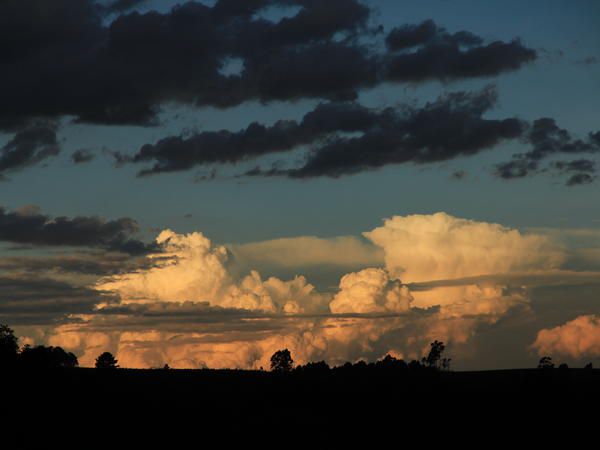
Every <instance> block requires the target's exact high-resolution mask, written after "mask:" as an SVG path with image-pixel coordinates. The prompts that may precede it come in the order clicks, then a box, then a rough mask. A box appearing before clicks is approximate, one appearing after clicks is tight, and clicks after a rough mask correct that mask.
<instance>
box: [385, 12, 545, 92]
mask: <svg viewBox="0 0 600 450" xmlns="http://www.w3.org/2000/svg"><path fill="white" fill-rule="evenodd" d="M386 44H387V47H388V49H390V51H391V54H390V55H388V61H387V64H388V67H387V71H386V74H385V77H386V79H388V80H394V81H405V82H406V81H423V80H427V79H442V80H450V79H455V78H469V77H485V76H492V75H498V74H499V73H502V72H506V71H511V70H516V69H518V68H520V67H521V66H522V65H523V64H526V63H527V62H530V61H533V60H534V59H536V57H537V54H536V52H535V50H532V49H529V48H527V47H525V46H523V45H522V44H521V42H520V41H519V40H513V41H511V42H502V41H495V42H491V43H489V44H487V45H483V39H482V38H481V37H479V36H477V35H474V34H473V33H470V32H468V31H460V32H457V33H454V34H451V33H449V32H447V31H446V30H445V29H444V28H441V27H438V26H437V25H436V24H435V22H433V21H432V20H426V21H424V22H422V23H421V24H419V25H404V26H401V27H396V28H394V29H392V30H391V31H390V32H389V33H388V35H387V37H386ZM415 47H416V49H415ZM409 49H412V51H408V50H409Z"/></svg>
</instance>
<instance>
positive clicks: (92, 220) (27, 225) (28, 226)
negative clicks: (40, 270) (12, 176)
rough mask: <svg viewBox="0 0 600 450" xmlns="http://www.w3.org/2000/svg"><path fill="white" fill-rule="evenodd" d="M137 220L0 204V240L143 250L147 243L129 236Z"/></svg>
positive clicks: (132, 251)
mask: <svg viewBox="0 0 600 450" xmlns="http://www.w3.org/2000/svg"><path fill="white" fill-rule="evenodd" d="M137 231H138V224H137V222H136V221H135V220H133V219H130V218H126V217H124V218H121V219H117V220H104V219H101V218H100V217H85V216H79V217H73V218H69V217H55V218H52V217H50V216H47V215H44V214H42V213H41V212H40V210H39V208H38V207H36V206H28V207H24V208H20V209H17V210H15V211H8V210H6V209H4V208H2V207H0V241H5V242H12V243H16V244H25V245H39V246H82V247H95V248H102V249H105V250H114V251H122V252H125V253H131V254H142V253H146V252H147V251H148V250H150V249H151V247H149V246H147V245H146V244H144V243H143V242H141V241H139V240H137V239H134V238H133V237H132V235H133V234H135V233H136V232H137Z"/></svg>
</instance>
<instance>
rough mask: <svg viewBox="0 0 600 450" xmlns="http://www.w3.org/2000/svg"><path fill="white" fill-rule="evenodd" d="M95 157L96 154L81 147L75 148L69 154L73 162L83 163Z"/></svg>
mask: <svg viewBox="0 0 600 450" xmlns="http://www.w3.org/2000/svg"><path fill="white" fill-rule="evenodd" d="M95 157H96V155H94V154H93V153H92V152H91V151H89V150H85V149H81V150H76V151H74V152H73V154H72V155H71V160H72V161H73V162H74V163H75V164H83V163H87V162H90V161H91V160H92V159H94V158H95Z"/></svg>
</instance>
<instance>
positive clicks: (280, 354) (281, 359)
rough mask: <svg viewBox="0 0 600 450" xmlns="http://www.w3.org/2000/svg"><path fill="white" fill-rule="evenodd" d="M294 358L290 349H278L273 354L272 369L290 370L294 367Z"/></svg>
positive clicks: (283, 371)
mask: <svg viewBox="0 0 600 450" xmlns="http://www.w3.org/2000/svg"><path fill="white" fill-rule="evenodd" d="M293 364H294V360H293V359H292V355H291V354H290V351H289V350H288V349H287V348H285V349H283V350H278V351H276V352H275V353H273V356H271V371H273V372H278V373H287V372H290V371H291V370H292V368H293Z"/></svg>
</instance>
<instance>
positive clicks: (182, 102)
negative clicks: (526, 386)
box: [0, 0, 600, 369]
mask: <svg viewBox="0 0 600 450" xmlns="http://www.w3.org/2000/svg"><path fill="white" fill-rule="evenodd" d="M0 67H2V70H0V248H1V252H0V323H6V324H9V325H10V326H11V327H13V328H14V329H15V331H16V332H17V334H18V335H19V336H21V344H27V343H29V344H44V345H55V346H56V345H58V346H61V347H63V348H65V349H67V350H68V351H72V352H74V353H75V354H76V355H77V356H78V358H79V361H80V364H81V365H83V366H89V365H93V362H94V359H95V358H96V357H97V356H98V355H99V354H100V353H102V352H104V351H111V352H113V353H114V354H115V355H116V357H117V359H118V360H119V363H120V365H121V366H123V367H160V366H162V365H164V364H165V363H168V364H169V365H170V366H171V367H179V368H197V367H211V368H221V367H235V368H254V369H258V368H260V367H265V368H266V367H267V366H268V359H269V357H270V356H271V354H272V353H273V352H274V351H276V350H278V349H281V348H289V349H290V351H291V352H292V356H293V358H294V360H295V361H296V363H306V362H309V361H318V360H326V361H328V362H329V363H330V364H340V363H343V362H345V361H358V360H361V359H363V360H367V361H375V360H377V359H379V358H382V357H383V356H384V355H386V354H388V353H389V354H391V355H393V356H396V357H398V358H404V359H405V360H410V359H418V358H420V357H421V356H423V354H424V353H425V352H426V351H427V349H428V346H429V343H430V342H431V341H433V340H434V339H438V340H442V341H444V342H445V343H446V344H447V348H448V351H449V353H450V355H451V356H452V359H453V367H454V368H456V369H491V368H510V367H532V366H535V364H536V363H537V360H538V359H539V358H540V356H543V355H550V356H552V357H553V359H554V360H555V361H566V362H568V363H569V364H573V365H582V364H584V363H587V362H588V361H591V362H593V363H594V365H597V364H600V200H599V198H600V197H599V194H600V180H598V173H597V171H598V170H599V167H600V166H599V165H598V163H599V160H600V158H599V154H600V108H599V107H598V105H599V101H600V4H599V3H598V2H597V1H595V0H578V1H567V0H533V1H529V2H523V1H516V0H504V1H501V2H500V1H498V2H481V1H476V0H469V1H467V0H426V1H420V2H411V1H403V0H327V1H323V0H217V1H210V0H206V1H203V2H194V1H190V2H184V1H179V2H177V1H170V0H118V1H99V0H98V1H96V0H52V1H51V2H50V1H48V0H4V1H2V2H0Z"/></svg>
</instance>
